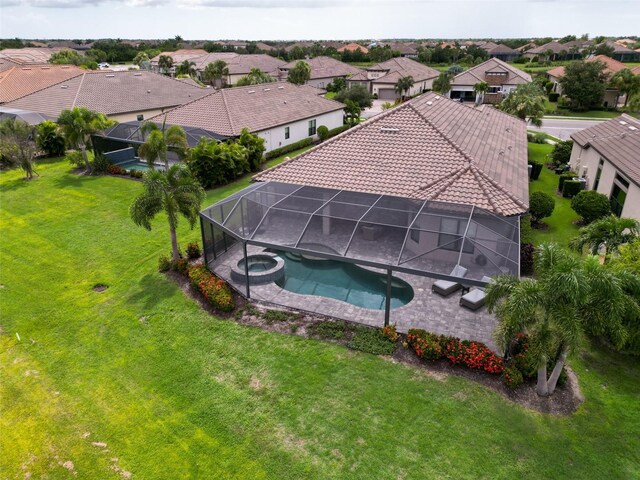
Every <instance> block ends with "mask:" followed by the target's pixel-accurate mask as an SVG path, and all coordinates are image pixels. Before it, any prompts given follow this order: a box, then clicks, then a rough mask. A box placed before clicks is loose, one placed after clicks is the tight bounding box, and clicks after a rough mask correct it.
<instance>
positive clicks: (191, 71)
mask: <svg viewBox="0 0 640 480" xmlns="http://www.w3.org/2000/svg"><path fill="white" fill-rule="evenodd" d="M195 74H196V64H195V62H190V61H189V60H185V61H184V62H182V63H181V64H180V65H178V66H177V67H176V76H178V75H188V76H190V77H194V76H195Z"/></svg>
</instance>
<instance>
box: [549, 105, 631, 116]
mask: <svg viewBox="0 0 640 480" xmlns="http://www.w3.org/2000/svg"><path fill="white" fill-rule="evenodd" d="M544 107H545V112H546V113H545V115H552V116H560V117H576V118H578V117H579V118H595V119H598V118H604V119H608V118H616V117H619V116H620V115H622V112H613V111H609V110H588V111H586V112H572V111H571V110H567V109H566V108H560V109H559V108H558V103H557V102H550V101H549V100H545V105H544Z"/></svg>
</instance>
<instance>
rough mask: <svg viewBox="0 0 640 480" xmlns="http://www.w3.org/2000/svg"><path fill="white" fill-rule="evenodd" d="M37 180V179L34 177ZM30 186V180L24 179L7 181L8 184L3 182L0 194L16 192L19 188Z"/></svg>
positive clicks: (0, 186)
mask: <svg viewBox="0 0 640 480" xmlns="http://www.w3.org/2000/svg"><path fill="white" fill-rule="evenodd" d="M35 178H37V177H35ZM30 184H31V181H30V180H27V179H26V178H24V177H20V178H16V179H13V180H9V181H8V182H3V183H2V184H0V192H11V191H13V190H18V189H20V188H24V187H26V186H28V185H30Z"/></svg>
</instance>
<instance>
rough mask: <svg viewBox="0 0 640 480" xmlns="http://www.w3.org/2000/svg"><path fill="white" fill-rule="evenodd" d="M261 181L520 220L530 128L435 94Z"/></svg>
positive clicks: (387, 114)
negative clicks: (443, 204) (420, 202)
mask: <svg viewBox="0 0 640 480" xmlns="http://www.w3.org/2000/svg"><path fill="white" fill-rule="evenodd" d="M255 179H256V180H258V181H275V182H286V183H295V184H304V185H312V186H316V187H326V188H335V189H346V190H356V191H359V192H367V193H376V194H382V195H395V196H400V197H407V198H414V199H420V200H437V201H442V202H449V203H458V204H465V205H473V206H476V207H480V208H483V209H486V210H489V211H491V212H493V213H494V214H496V215H499V216H511V215H522V214H524V213H525V212H526V211H527V210H528V207H529V183H528V176H527V132H526V124H525V122H523V121H522V120H520V119H518V118H515V117H513V116H511V115H507V114H505V113H503V112H500V111H499V110H496V109H493V108H487V107H484V106H481V107H472V106H468V105H464V104H460V103H459V102H454V101H451V100H449V99H447V98H446V97H443V96H441V95H438V94H436V93H433V92H429V93H427V94H425V95H421V96H420V97H418V98H416V99H413V100H411V101H409V102H406V103H404V104H402V105H401V106H399V107H397V108H394V109H391V110H388V111H386V112H383V113H382V114H380V115H377V116H376V117H374V118H372V119H371V120H369V121H367V122H364V123H362V124H360V125H358V126H356V127H353V128H351V129H349V130H347V131H346V132H345V133H342V134H340V135H338V136H336V137H334V138H332V139H330V140H328V141H325V142H323V143H321V144H320V145H319V146H317V147H315V148H313V149H312V150H309V151H308V152H305V153H302V154H300V155H298V156H297V157H295V158H293V159H292V160H291V161H289V162H285V163H282V164H280V165H278V166H276V167H273V168H271V169H269V170H266V171H264V172H262V173H259V174H257V175H256V176H255Z"/></svg>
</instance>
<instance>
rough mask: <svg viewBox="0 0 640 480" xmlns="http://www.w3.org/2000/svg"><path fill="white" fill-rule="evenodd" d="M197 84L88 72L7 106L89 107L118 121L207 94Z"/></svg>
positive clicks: (54, 110) (48, 110)
mask: <svg viewBox="0 0 640 480" xmlns="http://www.w3.org/2000/svg"><path fill="white" fill-rule="evenodd" d="M209 91H210V90H207V89H204V88H197V87H194V86H191V85H188V84H187V83H184V82H181V81H178V80H174V79H172V78H169V77H166V76H164V75H159V74H156V73H153V72H146V71H123V72H100V71H96V72H85V73H82V74H80V75H77V76H75V77H73V78H70V79H69V80H65V81H62V82H59V83H57V84H55V85H52V86H50V87H46V88H43V89H42V90H39V91H37V92H35V93H32V94H30V95H26V96H24V97H22V98H19V99H17V100H14V101H12V102H9V103H6V104H5V105H3V106H2V107H0V110H2V109H5V108H10V109H18V110H21V111H27V112H33V113H37V114H41V115H45V116H48V117H53V118H57V117H58V116H59V115H60V113H61V112H62V111H63V110H70V109H72V108H73V107H86V108H88V109H90V110H93V111H96V112H99V113H104V114H105V115H106V116H108V117H109V118H112V119H113V120H117V121H118V122H126V121H130V120H147V119H149V118H151V117H152V116H155V115H158V114H160V113H162V112H165V111H166V110H169V109H171V108H174V107H176V106H178V105H183V104H185V103H187V102H190V101H192V100H195V99H196V98H200V97H202V96H203V95H206V94H207V93H208V92H209Z"/></svg>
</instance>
